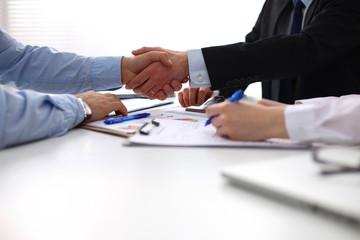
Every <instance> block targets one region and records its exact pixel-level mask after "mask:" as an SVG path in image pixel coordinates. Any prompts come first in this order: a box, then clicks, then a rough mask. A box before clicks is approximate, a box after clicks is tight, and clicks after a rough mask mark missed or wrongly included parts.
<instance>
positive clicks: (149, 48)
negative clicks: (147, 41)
mask: <svg viewBox="0 0 360 240" xmlns="http://www.w3.org/2000/svg"><path fill="white" fill-rule="evenodd" d="M163 50H164V49H163V48H161V47H142V48H139V49H136V50H133V51H131V53H132V54H133V55H135V56H136V55H140V54H143V53H147V52H151V51H163Z"/></svg>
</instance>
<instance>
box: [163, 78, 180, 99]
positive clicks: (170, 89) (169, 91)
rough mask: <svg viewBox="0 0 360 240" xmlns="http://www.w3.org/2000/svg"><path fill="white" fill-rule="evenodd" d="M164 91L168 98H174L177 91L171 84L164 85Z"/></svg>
mask: <svg viewBox="0 0 360 240" xmlns="http://www.w3.org/2000/svg"><path fill="white" fill-rule="evenodd" d="M176 82H177V81H176ZM180 85H181V84H180ZM163 91H164V93H165V94H166V96H167V97H170V96H172V95H173V94H174V92H175V89H174V88H173V87H172V85H171V86H170V85H169V84H164V85H163Z"/></svg>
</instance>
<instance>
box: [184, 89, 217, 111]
mask: <svg viewBox="0 0 360 240" xmlns="http://www.w3.org/2000/svg"><path fill="white" fill-rule="evenodd" d="M211 97H215V93H214V92H213V91H211V90H210V88H206V87H201V88H184V89H183V90H182V91H181V92H179V93H178V100H179V103H180V105H181V106H182V107H188V106H193V105H196V104H197V105H198V106H200V105H201V104H203V103H204V102H205V101H206V100H208V99H209V98H211Z"/></svg>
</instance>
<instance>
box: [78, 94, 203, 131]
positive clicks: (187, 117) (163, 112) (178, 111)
mask: <svg viewBox="0 0 360 240" xmlns="http://www.w3.org/2000/svg"><path fill="white" fill-rule="evenodd" d="M130 100H131V102H133V103H134V105H132V106H131V105H127V104H125V103H126V101H123V102H124V104H125V105H126V107H128V109H129V107H133V108H137V107H139V105H137V103H138V101H136V100H137V99H129V101H130ZM140 100H146V101H148V102H153V101H154V100H148V99H140ZM140 106H142V107H144V106H145V105H140ZM130 109H131V108H130ZM141 112H147V113H150V116H149V117H147V118H143V119H135V120H131V121H126V122H123V123H118V124H111V125H107V124H105V123H104V119H102V120H99V121H95V122H90V123H85V124H82V125H80V127H82V128H86V129H90V130H96V131H100V132H106V133H112V134H116V135H119V136H123V137H129V136H131V135H132V134H134V133H135V132H137V131H138V130H139V128H140V127H142V126H143V125H144V124H145V123H147V122H148V121H149V120H151V119H154V118H156V119H172V120H176V121H188V122H195V123H199V124H201V125H204V123H205V121H206V119H207V118H206V116H205V114H201V113H191V112H185V109H184V108H181V107H169V108H161V109H148V110H145V111H141ZM138 113H140V112H138ZM130 115H131V114H130ZM112 117H113V116H112Z"/></svg>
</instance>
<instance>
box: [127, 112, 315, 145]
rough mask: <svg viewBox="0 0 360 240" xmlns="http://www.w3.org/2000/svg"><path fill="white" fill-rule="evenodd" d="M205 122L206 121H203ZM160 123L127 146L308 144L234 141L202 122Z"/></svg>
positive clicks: (284, 141) (131, 138)
mask: <svg viewBox="0 0 360 240" xmlns="http://www.w3.org/2000/svg"><path fill="white" fill-rule="evenodd" d="M205 120H206V119H205ZM156 121H157V122H159V123H160V125H159V126H158V127H154V128H153V129H152V131H151V132H150V134H149V135H142V134H140V133H136V134H135V135H133V136H132V137H130V138H129V140H128V142H127V143H126V144H128V145H137V144H141V145H162V146H219V147H253V148H307V147H309V144H308V143H303V142H296V141H291V140H288V139H268V140H267V141H261V142H260V141H259V142H253V141H234V140H230V139H227V138H224V137H221V136H219V135H218V134H216V129H215V127H213V126H212V125H209V126H207V127H205V126H204V121H201V122H199V121H181V120H170V119H164V118H163V119H156Z"/></svg>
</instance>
